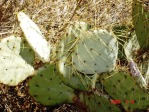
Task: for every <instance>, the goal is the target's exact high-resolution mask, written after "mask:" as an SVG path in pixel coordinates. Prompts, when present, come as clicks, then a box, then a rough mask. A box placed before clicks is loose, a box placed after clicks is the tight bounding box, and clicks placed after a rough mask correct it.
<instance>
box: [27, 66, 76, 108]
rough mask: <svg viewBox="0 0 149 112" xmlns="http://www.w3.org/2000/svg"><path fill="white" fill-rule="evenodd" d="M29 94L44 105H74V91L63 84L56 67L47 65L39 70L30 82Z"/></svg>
mask: <svg viewBox="0 0 149 112" xmlns="http://www.w3.org/2000/svg"><path fill="white" fill-rule="evenodd" d="M29 93H30V94H31V95H32V96H33V97H34V98H35V100H36V101H37V102H40V103H41V104H43V105H57V104H62V103H72V102H73V98H74V96H75V95H74V90H73V89H71V88H70V87H68V86H66V85H64V84H63V82H62V81H61V79H60V78H59V76H58V74H57V72H56V71H55V65H45V66H43V67H41V68H39V69H38V71H37V72H36V76H35V77H33V78H32V79H31V80H30V82H29Z"/></svg>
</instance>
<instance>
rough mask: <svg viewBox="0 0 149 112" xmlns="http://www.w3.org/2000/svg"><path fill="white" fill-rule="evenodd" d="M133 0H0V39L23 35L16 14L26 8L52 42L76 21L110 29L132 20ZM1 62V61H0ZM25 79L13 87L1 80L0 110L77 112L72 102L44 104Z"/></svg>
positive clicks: (17, 111) (16, 111)
mask: <svg viewBox="0 0 149 112" xmlns="http://www.w3.org/2000/svg"><path fill="white" fill-rule="evenodd" d="M131 2H132V0H0V39H2V38H5V37H7V36H10V35H12V34H14V35H16V36H20V37H22V38H23V32H22V31H21V29H20V27H19V22H18V20H17V16H16V14H17V13H18V12H19V11H23V12H25V13H26V14H27V15H28V16H29V17H30V18H31V19H32V20H33V21H34V22H35V23H36V24H37V25H38V26H39V27H40V29H41V31H42V33H43V35H44V36H45V37H46V39H47V40H48V41H49V42H50V43H51V44H52V45H54V44H55V43H56V42H57V41H58V40H59V39H60V38H61V37H62V35H63V34H64V33H65V32H66V30H67V28H68V26H69V25H70V24H72V23H73V22H75V21H85V22H87V23H89V24H91V25H93V26H94V28H104V29H108V30H110V28H111V27H113V26H114V25H122V24H131V22H130V21H131ZM0 66H2V65H0ZM28 80H29V78H28V79H27V80H25V81H24V82H22V83H20V84H19V85H18V86H16V87H8V86H7V85H3V84H0V112H52V111H54V112H77V111H78V110H77V108H76V107H75V106H73V105H68V104H63V105H61V106H56V107H46V106H43V105H41V104H39V103H37V102H36V101H35V100H34V99H33V98H32V97H31V96H30V95H29V93H28Z"/></svg>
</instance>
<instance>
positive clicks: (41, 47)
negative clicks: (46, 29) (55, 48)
mask: <svg viewBox="0 0 149 112" xmlns="http://www.w3.org/2000/svg"><path fill="white" fill-rule="evenodd" d="M17 16H18V20H19V21H20V27H21V29H22V30H23V32H24V34H25V37H26V40H27V41H28V43H29V44H30V46H31V47H32V49H33V50H34V52H36V53H37V55H38V57H39V59H40V60H41V61H43V62H48V61H49V60H50V49H51V47H50V45H49V43H48V42H47V41H46V40H45V38H44V36H43V35H42V33H41V31H40V29H39V27H38V26H37V25H36V24H35V23H34V22H33V21H32V20H31V19H30V18H29V17H28V16H27V15H26V14H25V13H23V12H19V13H18V15H17Z"/></svg>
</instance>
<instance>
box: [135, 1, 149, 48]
mask: <svg viewBox="0 0 149 112" xmlns="http://www.w3.org/2000/svg"><path fill="white" fill-rule="evenodd" d="M145 2H147V1H145V0H133V4H132V20H133V25H134V28H135V32H136V35H137V39H138V42H139V44H140V47H141V49H143V48H145V49H146V48H148V47H149V10H148V5H147V4H146V3H145Z"/></svg>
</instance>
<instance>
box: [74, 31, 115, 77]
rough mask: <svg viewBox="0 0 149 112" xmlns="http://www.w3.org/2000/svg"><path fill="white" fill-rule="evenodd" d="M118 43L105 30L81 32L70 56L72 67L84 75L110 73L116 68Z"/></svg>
mask: <svg viewBox="0 0 149 112" xmlns="http://www.w3.org/2000/svg"><path fill="white" fill-rule="evenodd" d="M117 54H118V43H117V40H116V38H114V37H113V36H112V35H111V34H109V33H108V32H107V31H105V30H94V31H93V32H91V31H88V32H84V31H83V32H81V35H80V37H79V40H78V44H77V45H76V46H75V49H74V52H73V54H72V62H73V66H74V67H75V69H76V70H78V71H80V72H82V73H85V74H95V73H103V72H110V71H112V70H114V68H115V66H116V59H117Z"/></svg>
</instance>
